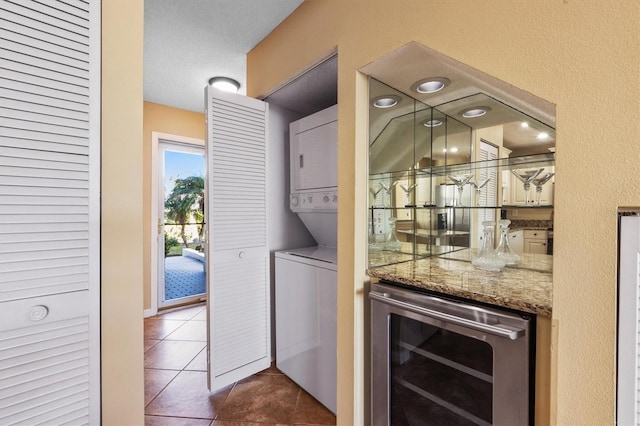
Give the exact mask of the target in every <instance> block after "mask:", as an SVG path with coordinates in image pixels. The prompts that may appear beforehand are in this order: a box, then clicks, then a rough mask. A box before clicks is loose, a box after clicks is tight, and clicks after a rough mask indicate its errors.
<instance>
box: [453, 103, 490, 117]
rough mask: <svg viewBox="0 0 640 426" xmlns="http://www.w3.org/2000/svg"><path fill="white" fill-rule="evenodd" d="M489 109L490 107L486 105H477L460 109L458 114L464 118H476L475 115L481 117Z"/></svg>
mask: <svg viewBox="0 0 640 426" xmlns="http://www.w3.org/2000/svg"><path fill="white" fill-rule="evenodd" d="M489 111H491V108H489V107H487V106H479V107H472V108H467V109H464V110H462V111H460V115H462V116H463V117H464V118H476V117H482V116H483V115H485V114H486V113H487V112H489Z"/></svg>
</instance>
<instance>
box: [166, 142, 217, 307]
mask: <svg viewBox="0 0 640 426" xmlns="http://www.w3.org/2000/svg"><path fill="white" fill-rule="evenodd" d="M185 139H186V138H185ZM194 141H195V140H194ZM201 143H202V145H197V144H195V143H179V142H174V141H170V140H165V139H161V140H160V141H159V144H158V184H157V188H158V192H159V193H158V197H157V199H158V205H157V207H158V212H157V214H158V220H159V222H158V225H159V226H158V233H157V238H158V240H157V246H158V279H157V286H158V288H157V294H158V307H160V308H167V307H171V306H176V305H181V304H185V303H192V302H196V301H199V300H201V299H203V298H204V296H205V295H206V278H205V273H204V272H205V271H204V269H205V265H204V262H205V259H204V251H203V250H202V249H203V247H204V234H203V232H202V230H203V227H204V216H203V209H202V207H203V205H202V203H203V202H204V179H205V151H204V141H201ZM185 210H188V212H187V213H185Z"/></svg>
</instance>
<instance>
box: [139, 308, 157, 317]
mask: <svg viewBox="0 0 640 426" xmlns="http://www.w3.org/2000/svg"><path fill="white" fill-rule="evenodd" d="M157 313H158V312H157V311H156V310H154V309H145V310H144V311H143V312H142V315H143V316H144V317H145V318H149V317H152V316H154V315H156V314H157Z"/></svg>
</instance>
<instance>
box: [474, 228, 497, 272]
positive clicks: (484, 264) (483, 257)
mask: <svg viewBox="0 0 640 426" xmlns="http://www.w3.org/2000/svg"><path fill="white" fill-rule="evenodd" d="M495 224H496V223H495V222H493V221H490V220H486V221H484V222H482V226H483V229H482V233H483V236H484V237H483V238H482V249H481V250H480V253H479V254H478V257H474V258H473V259H471V263H472V264H473V266H475V267H476V268H478V269H482V270H484V271H496V272H497V271H501V270H502V268H504V265H505V263H504V260H502V259H500V258H499V257H498V255H497V254H496V251H495V250H494V248H493V228H494V226H495Z"/></svg>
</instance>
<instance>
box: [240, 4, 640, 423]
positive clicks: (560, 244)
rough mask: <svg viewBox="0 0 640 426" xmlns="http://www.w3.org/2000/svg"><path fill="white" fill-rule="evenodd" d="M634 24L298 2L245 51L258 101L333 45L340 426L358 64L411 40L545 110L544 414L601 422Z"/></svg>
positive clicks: (569, 15)
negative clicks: (549, 279) (543, 103)
mask: <svg viewBox="0 0 640 426" xmlns="http://www.w3.org/2000/svg"><path fill="white" fill-rule="evenodd" d="M639 27H640V3H639V2H637V1H633V0H622V1H619V2H616V3H615V7H611V3H610V2H609V1H608V0H593V1H589V2H579V1H572V0H564V1H560V0H541V1H536V2H513V1H511V0H486V1H483V2H472V1H453V0H448V1H426V0H425V1H412V0H396V1H393V2H390V1H388V0H369V1H362V0H352V1H344V0H340V1H339V0H307V1H305V2H304V3H303V4H302V5H301V6H300V7H299V8H298V9H297V10H296V11H295V12H294V14H293V15H292V16H290V18H289V19H287V20H286V21H285V22H284V23H283V24H282V25H281V26H280V27H278V28H277V29H276V30H274V31H273V32H272V33H271V34H270V35H269V36H268V37H267V38H266V39H265V40H264V41H263V42H261V43H260V44H259V45H257V46H256V47H255V49H254V50H253V51H252V52H250V54H249V56H248V58H247V64H248V70H247V77H248V78H247V86H248V91H247V93H248V95H249V96H253V97H260V96H263V95H265V94H267V93H269V92H270V91H271V90H272V89H273V88H274V87H276V86H278V85H280V84H282V83H283V82H285V81H287V80H288V79H289V78H291V77H292V76H293V75H295V74H297V73H298V72H299V71H300V70H301V69H303V68H305V67H306V66H308V65H309V64H310V63H312V62H313V61H314V59H315V58H316V57H319V56H321V55H322V54H323V53H324V52H327V51H328V50H330V49H331V48H332V47H334V46H335V45H337V46H338V55H339V59H338V62H339V64H338V82H339V83H338V85H339V93H338V103H339V105H340V108H339V123H340V124H339V140H340V142H339V143H340V148H339V153H338V157H339V159H338V161H339V179H338V181H339V186H340V207H339V213H338V223H339V242H338V252H339V257H340V265H341V266H340V271H339V278H338V280H339V283H338V287H339V290H338V292H339V293H338V295H339V303H338V323H339V324H341V325H342V326H341V327H339V329H338V357H339V363H338V364H339V366H338V377H339V379H338V380H339V389H338V423H339V424H353V423H356V424H359V423H362V422H363V421H364V420H363V414H362V411H363V410H364V404H365V403H364V400H365V395H364V394H363V392H364V385H363V383H364V378H365V377H364V376H363V375H364V374H365V368H364V364H363V363H364V353H365V351H364V345H365V340H364V339H365V333H364V324H363V318H362V317H363V310H364V308H365V303H364V300H365V299H364V294H363V289H364V287H365V285H364V281H365V276H364V268H365V262H364V250H365V242H364V241H365V238H364V236H365V230H366V223H365V217H366V215H365V205H366V199H367V183H366V169H365V166H366V158H367V153H366V146H367V144H366V140H367V139H366V128H363V127H362V126H363V124H364V123H365V121H366V101H365V100H364V99H366V98H365V96H366V92H365V91H366V84H365V82H364V81H363V78H362V77H361V76H359V75H358V73H357V70H358V69H359V68H361V67H362V66H363V65H366V64H367V63H369V62H371V61H373V60H375V59H376V58H378V57H380V56H382V55H384V54H386V53H387V52H389V51H391V50H393V49H395V48H398V47H400V46H402V45H404V44H406V43H408V42H410V41H417V42H419V43H422V44H424V45H425V46H428V47H430V48H433V49H435V50H437V51H440V52H441V53H444V54H446V55H448V56H451V57H452V58H454V59H456V60H459V61H461V62H464V63H466V64H468V65H471V66H473V67H475V68H477V69H479V70H481V71H484V72H486V73H488V74H491V75H493V76H495V77H497V78H500V79H502V80H504V81H506V82H509V83H511V84H513V85H515V86H518V87H520V88H522V89H524V90H526V91H529V92H531V93H533V94H534V95H536V96H539V97H541V98H544V99H547V100H549V101H550V102H553V103H555V104H556V105H557V109H556V112H557V129H556V130H557V147H556V148H557V150H556V173H557V175H556V198H555V201H556V202H555V208H554V220H555V246H554V251H555V264H554V299H553V300H554V314H553V317H554V326H555V331H556V333H557V338H558V341H557V345H556V346H555V347H553V351H554V359H553V361H552V369H555V371H556V372H557V386H555V385H554V386H552V388H553V389H552V395H551V404H552V407H557V413H552V420H553V418H554V417H555V415H556V414H557V423H558V424H560V425H574V424H580V425H602V424H613V422H614V416H615V410H614V401H615V382H614V378H615V365H614V364H615V350H614V348H615V319H616V307H615V300H616V230H617V228H616V208H617V206H619V205H640V191H638V190H637V182H640V160H639V156H638V153H637V150H638V146H639V142H638V137H639V136H640V126H639V120H638V117H640V79H639V78H638V76H639V75H640V49H638V46H640V31H638V28H639ZM631 182H633V183H634V184H630V183H631ZM576 212H579V214H576ZM347 325H353V326H352V327H348V326H347ZM553 383H555V382H553Z"/></svg>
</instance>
